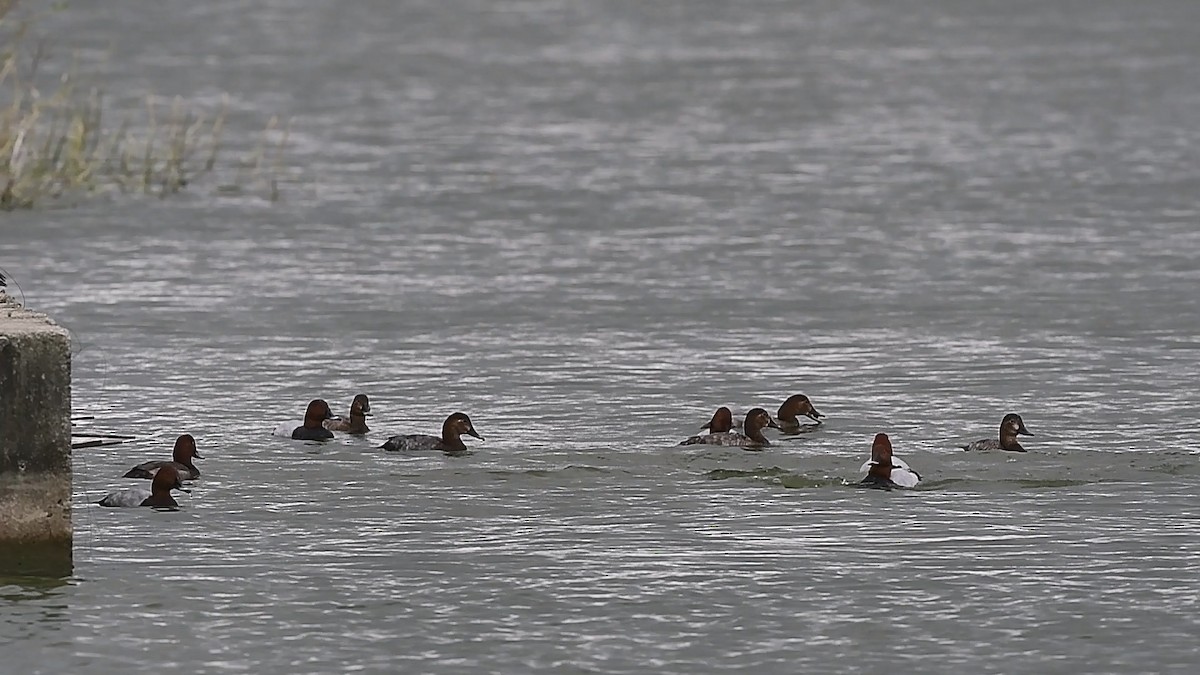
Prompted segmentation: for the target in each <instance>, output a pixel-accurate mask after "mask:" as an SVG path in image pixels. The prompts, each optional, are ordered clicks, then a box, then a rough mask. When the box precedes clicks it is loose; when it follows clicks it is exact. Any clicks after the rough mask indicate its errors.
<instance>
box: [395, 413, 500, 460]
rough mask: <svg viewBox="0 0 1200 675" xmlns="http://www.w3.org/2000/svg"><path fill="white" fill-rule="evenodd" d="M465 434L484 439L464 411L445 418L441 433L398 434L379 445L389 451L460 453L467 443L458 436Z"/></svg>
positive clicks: (464, 450) (465, 448)
mask: <svg viewBox="0 0 1200 675" xmlns="http://www.w3.org/2000/svg"><path fill="white" fill-rule="evenodd" d="M463 434H467V435H468V436H474V437H475V438H478V439H479V440H481V441H482V440H485V439H484V438H483V436H480V435H479V432H477V431H475V425H474V424H471V418H470V417H467V414H466V413H463V412H456V413H453V414H451V415H450V416H449V417H447V418H446V421H445V422H442V435H441V436H440V437H438V436H429V435H427V434H407V435H400V436H392V437H391V438H389V439H387V441H386V442H385V443H384V444H383V445H381V446H379V447H381V448H383V449H384V450H388V451H390V452H417V451H421V450H441V451H442V452H446V453H451V454H453V453H461V452H466V450H467V445H466V444H465V443H463V442H462V439H461V438H460V436H462V435H463Z"/></svg>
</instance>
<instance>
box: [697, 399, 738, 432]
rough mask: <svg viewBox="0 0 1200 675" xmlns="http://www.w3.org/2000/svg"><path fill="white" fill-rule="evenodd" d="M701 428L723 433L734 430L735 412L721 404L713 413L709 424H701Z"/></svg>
mask: <svg viewBox="0 0 1200 675" xmlns="http://www.w3.org/2000/svg"><path fill="white" fill-rule="evenodd" d="M700 428H701V429H708V433H710V434H723V433H725V432H726V431H733V413H732V412H730V411H729V408H726V407H725V406H721V407H720V408H717V411H716V412H715V413H713V416H712V419H711V420H709V421H708V424H704V425H701V427H700Z"/></svg>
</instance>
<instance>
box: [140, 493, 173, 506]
mask: <svg viewBox="0 0 1200 675" xmlns="http://www.w3.org/2000/svg"><path fill="white" fill-rule="evenodd" d="M142 506H179V502H177V501H175V498H174V497H172V496H171V491H170V490H167V491H166V492H154V493H151V495H150V496H149V497H147V498H146V500H145V501H143V502H142Z"/></svg>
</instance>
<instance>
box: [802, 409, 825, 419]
mask: <svg viewBox="0 0 1200 675" xmlns="http://www.w3.org/2000/svg"><path fill="white" fill-rule="evenodd" d="M804 415H805V417H808V418H809V419H811V420H813V421H814V422H820V421H821V418H822V417H824V415H822V414H821V413H819V412H817V409H816V408H813V409H812V410H809V411H808V412H806V413H804Z"/></svg>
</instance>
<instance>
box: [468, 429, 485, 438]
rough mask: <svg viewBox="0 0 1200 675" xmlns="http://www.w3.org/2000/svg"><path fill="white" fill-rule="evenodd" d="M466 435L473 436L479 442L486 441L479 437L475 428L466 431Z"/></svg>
mask: <svg viewBox="0 0 1200 675" xmlns="http://www.w3.org/2000/svg"><path fill="white" fill-rule="evenodd" d="M467 433H468V434H470V435H471V436H474V437H475V438H478V439H479V440H481V441H483V440H487V439H485V438H484V437H483V436H480V435H479V432H478V431H475V428H474V427H472V428H470V429H467Z"/></svg>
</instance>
